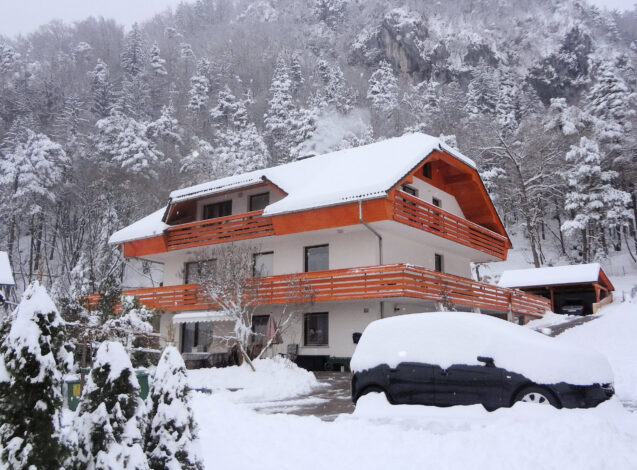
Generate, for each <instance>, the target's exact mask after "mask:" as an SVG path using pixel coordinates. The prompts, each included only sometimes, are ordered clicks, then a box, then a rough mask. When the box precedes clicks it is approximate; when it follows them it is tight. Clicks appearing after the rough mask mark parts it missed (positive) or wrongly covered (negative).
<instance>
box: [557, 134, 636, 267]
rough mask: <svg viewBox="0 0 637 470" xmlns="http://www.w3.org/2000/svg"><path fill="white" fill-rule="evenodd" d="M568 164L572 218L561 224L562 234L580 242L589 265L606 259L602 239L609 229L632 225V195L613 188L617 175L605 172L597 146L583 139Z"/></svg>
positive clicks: (568, 202)
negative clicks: (595, 260)
mask: <svg viewBox="0 0 637 470" xmlns="http://www.w3.org/2000/svg"><path fill="white" fill-rule="evenodd" d="M566 160H567V161H568V162H569V163H570V166H569V167H568V169H567V171H566V172H565V173H564V178H565V180H566V183H567V185H568V190H569V192H568V193H567V194H566V200H565V206H564V208H565V209H566V210H567V211H570V214H572V217H570V218H568V219H567V220H566V221H565V222H564V223H563V224H562V230H563V231H564V232H565V233H566V234H567V235H570V236H573V237H574V238H576V239H579V247H580V250H579V251H580V252H581V258H582V261H583V262H585V263H586V262H590V261H592V260H594V259H599V258H602V257H604V256H605V255H606V243H604V240H603V238H604V236H605V235H606V230H607V229H618V228H623V227H624V226H627V224H628V223H629V221H631V219H632V213H631V211H630V210H629V204H630V194H628V193H626V192H625V191H621V190H619V189H617V188H616V187H614V186H613V180H614V179H615V178H616V177H617V173H616V172H614V171H611V170H603V169H602V166H601V164H602V156H601V155H600V150H599V146H598V145H597V143H596V142H594V141H592V140H590V139H588V138H586V137H582V138H581V139H580V142H579V145H577V146H572V147H571V150H570V151H569V152H568V153H567V154H566Z"/></svg>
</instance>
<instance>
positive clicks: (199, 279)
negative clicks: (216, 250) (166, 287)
mask: <svg viewBox="0 0 637 470" xmlns="http://www.w3.org/2000/svg"><path fill="white" fill-rule="evenodd" d="M216 264H217V262H216V260H214V259H209V260H205V261H192V262H190V263H186V266H185V269H184V283H185V284H202V283H204V282H207V281H210V279H211V278H212V276H213V275H214V272H215V267H216Z"/></svg>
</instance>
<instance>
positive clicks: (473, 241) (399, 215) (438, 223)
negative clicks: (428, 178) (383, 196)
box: [394, 192, 507, 259]
mask: <svg viewBox="0 0 637 470" xmlns="http://www.w3.org/2000/svg"><path fill="white" fill-rule="evenodd" d="M394 220H396V221H398V222H402V223H403V224H407V225H410V226H412V227H416V228H419V229H421V230H424V231H426V232H429V233H433V234H434V235H438V236H440V237H443V238H446V239H448V240H451V241H454V242H457V243H461V244H463V245H465V246H468V247H471V248H474V249H476V250H480V251H482V252H484V253H488V254H490V255H493V256H496V257H498V258H500V259H504V258H506V252H507V238H506V237H504V236H502V235H500V234H498V233H495V232H492V231H491V230H489V229H486V228H484V227H482V226H481V225H478V224H475V223H473V222H470V221H468V220H466V219H463V218H462V217H458V216H456V215H453V214H451V213H449V212H447V211H444V210H442V209H440V208H439V207H436V206H434V205H433V204H429V203H427V202H425V201H423V200H422V199H418V198H417V197H414V196H412V195H410V194H406V193H402V192H401V193H400V195H399V196H397V197H396V199H395V200H394Z"/></svg>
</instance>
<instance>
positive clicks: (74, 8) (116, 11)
mask: <svg viewBox="0 0 637 470" xmlns="http://www.w3.org/2000/svg"><path fill="white" fill-rule="evenodd" d="M182 1H184V0H0V34H3V35H6V36H15V35H17V34H20V33H22V34H26V33H29V32H31V31H33V30H34V29H36V28H37V27H38V26H40V25H42V24H45V23H48V22H49V21H51V20H53V19H62V20H64V21H66V22H73V21H76V20H81V19H83V18H86V17H87V16H103V17H105V18H114V19H115V20H117V22H118V23H121V24H124V25H125V26H130V25H132V24H133V23H134V22H135V21H142V20H144V19H147V18H150V17H151V16H153V14H155V13H159V12H160V11H163V10H164V9H165V8H166V7H168V6H175V5H178V4H179V3H181V2H182ZM186 1H192V0H186ZM299 1H301V0H299ZM591 1H592V2H593V3H595V4H596V5H599V6H607V7H608V8H618V9H626V8H632V6H633V4H635V3H636V2H637V0H591Z"/></svg>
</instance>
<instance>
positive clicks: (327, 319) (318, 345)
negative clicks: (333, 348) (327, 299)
mask: <svg viewBox="0 0 637 470" xmlns="http://www.w3.org/2000/svg"><path fill="white" fill-rule="evenodd" d="M319 315H320V318H325V326H326V328H325V332H324V335H325V342H324V343H319V342H309V341H308V334H307V333H308V321H309V319H311V318H315V317H317V316H319ZM329 345H330V314H329V312H308V313H305V314H304V315H303V346H305V347H308V348H322V347H328V346H329Z"/></svg>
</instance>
